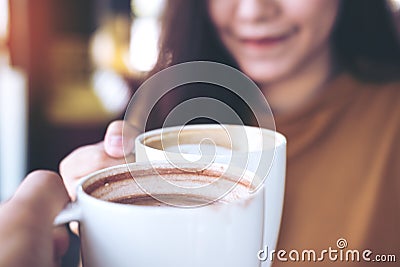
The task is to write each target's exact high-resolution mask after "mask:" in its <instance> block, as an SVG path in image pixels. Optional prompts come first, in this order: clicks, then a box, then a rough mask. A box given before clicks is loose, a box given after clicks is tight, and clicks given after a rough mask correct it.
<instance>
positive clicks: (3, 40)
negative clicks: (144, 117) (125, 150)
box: [0, 0, 164, 200]
mask: <svg viewBox="0 0 400 267" xmlns="http://www.w3.org/2000/svg"><path fill="white" fill-rule="evenodd" d="M163 5H164V1H163V0H152V1H146V0H133V1H131V0H85V1H80V0H68V1H63V0H56V1H50V0H36V1H29V0H0V111H1V113H0V114H1V117H0V127H1V128H0V151H1V154H0V197H1V199H2V200H4V199H6V198H8V197H9V196H10V195H11V194H12V193H13V192H14V190H15V187H16V186H17V185H18V184H19V182H20V181H21V179H22V177H24V176H25V174H26V173H27V172H29V171H31V170H34V169H38V168H45V169H51V170H55V171H57V170H58V164H59V162H60V160H61V159H62V158H64V157H65V156H66V155H67V154H69V153H70V152H71V151H72V150H73V149H74V148H76V147H79V146H81V145H84V144H89V143H94V142H98V141H101V140H102V138H103V135H104V132H105V129H106V126H107V125H108V123H109V122H110V121H112V120H115V119H118V118H122V117H123V115H124V111H125V107H126V105H127V103H128V101H129V100H130V97H131V95H132V94H133V92H134V88H137V87H138V85H139V81H140V80H141V78H142V77H143V75H144V74H146V72H147V71H148V70H150V69H151V68H152V66H153V64H154V63H155V60H156V59H157V53H158V51H157V40H158V34H159V19H158V18H159V15H160V12H161V10H162V7H163Z"/></svg>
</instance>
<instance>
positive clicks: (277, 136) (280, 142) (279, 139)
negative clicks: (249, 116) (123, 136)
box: [135, 124, 287, 154]
mask: <svg viewBox="0 0 400 267" xmlns="http://www.w3.org/2000/svg"><path fill="white" fill-rule="evenodd" d="M221 125H222V126H224V127H229V128H236V127H244V128H246V129H250V130H253V131H256V130H258V131H261V132H262V134H263V135H264V134H266V135H267V136H268V137H272V138H274V140H275V141H274V149H277V148H278V147H281V146H284V145H286V144H287V139H286V137H285V136H284V135H283V134H282V133H280V132H278V131H276V130H271V129H266V128H261V127H256V126H250V125H238V124H192V125H180V126H170V127H163V128H158V129H154V130H150V131H146V132H143V133H141V134H140V135H138V136H137V137H136V138H135V141H137V142H139V144H141V145H143V146H145V147H148V148H151V149H155V150H160V149H157V148H154V147H151V146H147V145H145V144H144V140H145V139H146V138H149V137H151V136H156V135H160V134H161V133H162V132H163V131H166V132H167V133H170V132H174V131H179V130H182V129H183V130H198V129H202V130H210V129H211V130H212V129H220V126H221ZM261 150H262V149H261ZM261 150H260V151H261ZM250 152H253V151H250ZM171 153H174V152H171ZM243 153H248V152H243ZM182 154H185V153H182Z"/></svg>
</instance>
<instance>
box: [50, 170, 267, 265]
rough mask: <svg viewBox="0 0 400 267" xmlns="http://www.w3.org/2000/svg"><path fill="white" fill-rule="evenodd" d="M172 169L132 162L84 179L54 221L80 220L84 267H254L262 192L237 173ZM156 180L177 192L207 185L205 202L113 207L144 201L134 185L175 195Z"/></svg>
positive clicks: (259, 236)
mask: <svg viewBox="0 0 400 267" xmlns="http://www.w3.org/2000/svg"><path fill="white" fill-rule="evenodd" d="M178 167H179V168H176V166H174V165H171V164H168V163H166V162H152V163H131V164H127V165H120V166H115V167H111V168H107V169H103V170H100V171H98V172H96V173H93V174H91V175H89V176H87V177H86V178H84V179H82V181H81V182H80V185H79V188H78V190H77V200H76V202H74V203H71V204H69V206H68V207H66V209H64V210H63V211H62V212H61V213H60V214H59V215H58V216H57V218H56V220H55V223H56V224H63V223H66V222H69V221H79V223H80V226H79V227H80V229H79V231H80V238H81V249H82V258H83V266H85V267H110V266H117V267H125V266H126V267H128V266H129V267H152V266H157V267H158V266H167V267H168V266H171V267H187V266H193V267H196V266H198V267H204V266H215V267H217V266H218V267H220V266H232V267H233V266H237V267H243V266H246V267H253V266H254V267H255V266H260V262H259V261H258V259H257V255H256V251H257V250H258V249H259V248H260V246H261V245H262V231H263V210H264V207H263V206H264V192H263V188H262V187H261V188H260V189H258V190H254V188H252V185H251V182H250V181H251V180H252V179H253V176H254V174H253V173H251V172H246V173H244V175H242V177H241V179H240V180H238V179H237V177H236V176H237V174H236V172H234V173H231V172H228V167H227V165H224V164H217V163H215V164H211V165H207V166H206V165H204V164H200V163H190V164H185V163H182V164H178ZM160 175H161V176H162V177H163V180H166V181H168V182H171V183H174V184H175V185H178V186H179V188H189V189H190V190H192V189H193V188H204V187H205V186H206V187H207V190H203V191H200V192H201V194H203V195H201V196H202V197H204V198H202V199H207V201H206V202H207V203H208V202H211V203H209V204H208V205H205V203H201V204H200V205H199V207H187V208H182V207H175V206H140V205H130V204H120V203H114V202H112V201H116V200H117V199H121V198H124V197H126V196H143V195H145V193H144V192H143V191H142V190H143V188H141V187H140V185H145V187H146V190H148V191H147V193H150V194H152V195H153V196H157V195H165V194H171V193H172V194H176V193H179V192H174V191H172V192H171V188H174V187H164V186H159V183H158V182H157V181H158V178H159V176H160ZM132 176H133V177H135V179H132ZM110 177H114V178H110ZM228 187H229V188H230V189H231V190H230V191H229V192H225V189H226V188H228ZM221 193H222V194H221ZM218 198H219V200H217V201H215V202H213V200H215V199H218ZM183 199H184V197H183ZM178 202H179V201H178ZM189 206H192V205H189Z"/></svg>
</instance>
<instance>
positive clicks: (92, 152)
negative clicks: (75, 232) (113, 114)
mask: <svg viewBox="0 0 400 267" xmlns="http://www.w3.org/2000/svg"><path fill="white" fill-rule="evenodd" d="M124 127H127V128H125V129H124ZM123 131H124V134H125V135H127V134H129V135H130V137H131V138H130V140H131V142H129V140H128V139H127V142H125V143H123V140H122V132H123ZM139 133H140V132H139V131H138V130H136V129H134V128H132V127H131V126H129V125H128V124H124V122H123V121H114V122H112V123H110V125H109V126H108V128H107V131H106V134H105V136H104V141H102V142H99V143H97V144H92V145H87V146H83V147H80V148H77V149H76V150H74V151H73V152H72V153H71V154H69V155H68V156H67V157H66V158H65V159H63V160H62V162H61V163H60V174H61V176H62V177H63V179H64V183H65V186H66V188H67V190H68V193H69V195H70V197H71V198H72V199H75V197H76V192H75V191H76V188H77V185H78V183H79V181H80V179H81V178H82V177H84V176H86V175H88V174H90V173H93V172H95V171H98V170H100V169H103V168H106V167H111V166H115V165H119V164H123V163H125V158H124V150H125V151H133V146H134V142H133V140H134V139H135V137H136V136H137V135H139ZM132 157H133V155H132Z"/></svg>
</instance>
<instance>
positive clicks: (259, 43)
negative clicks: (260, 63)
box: [241, 35, 289, 48]
mask: <svg viewBox="0 0 400 267" xmlns="http://www.w3.org/2000/svg"><path fill="white" fill-rule="evenodd" d="M288 38H289V36H286V35H285V36H280V37H266V38H259V39H241V42H242V43H243V44H244V45H245V46H248V47H254V48H263V47H270V46H275V45H278V44H279V43H282V42H283V41H285V40H286V39H288Z"/></svg>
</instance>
